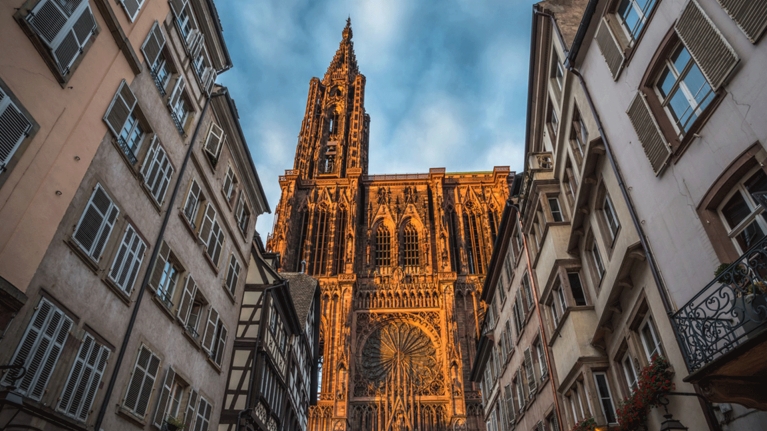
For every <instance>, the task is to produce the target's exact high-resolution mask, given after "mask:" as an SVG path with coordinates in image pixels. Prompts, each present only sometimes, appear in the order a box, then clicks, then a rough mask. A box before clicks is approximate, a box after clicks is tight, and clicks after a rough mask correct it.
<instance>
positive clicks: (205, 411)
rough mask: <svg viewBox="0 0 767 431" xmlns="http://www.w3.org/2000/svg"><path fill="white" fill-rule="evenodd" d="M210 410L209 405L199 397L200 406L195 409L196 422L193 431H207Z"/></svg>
mask: <svg viewBox="0 0 767 431" xmlns="http://www.w3.org/2000/svg"><path fill="white" fill-rule="evenodd" d="M210 410H211V408H210V403H209V402H208V401H207V400H206V399H205V398H203V397H200V406H199V407H198V408H197V421H196V422H195V424H194V431H208V425H209V424H210Z"/></svg>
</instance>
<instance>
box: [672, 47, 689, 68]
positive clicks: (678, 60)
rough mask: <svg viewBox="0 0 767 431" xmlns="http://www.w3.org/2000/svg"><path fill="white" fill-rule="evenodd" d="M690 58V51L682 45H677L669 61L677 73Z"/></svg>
mask: <svg viewBox="0 0 767 431" xmlns="http://www.w3.org/2000/svg"><path fill="white" fill-rule="evenodd" d="M690 60H692V57H690V52H689V51H687V48H685V47H684V45H679V48H678V49H677V51H676V52H675V53H674V55H672V56H671V62H672V63H674V67H675V68H676V71H677V73H680V72H682V70H684V68H685V66H687V63H689V62H690Z"/></svg>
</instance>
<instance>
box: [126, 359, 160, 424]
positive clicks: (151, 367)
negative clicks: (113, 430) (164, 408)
mask: <svg viewBox="0 0 767 431" xmlns="http://www.w3.org/2000/svg"><path fill="white" fill-rule="evenodd" d="M159 368H160V358H158V357H157V356H155V354H154V353H152V352H151V351H150V350H149V349H147V348H146V346H141V349H140V350H139V353H138V356H137V357H136V364H135V365H134V367H133V373H132V374H131V378H130V381H129V384H128V388H127V391H126V393H125V399H124V400H123V406H124V407H125V408H126V409H127V410H128V411H130V412H133V413H134V414H136V415H137V416H139V417H140V418H142V419H143V418H144V416H145V415H146V410H147V405H149V398H150V397H151V395H152V389H153V388H154V381H155V380H156V379H157V371H158V370H159Z"/></svg>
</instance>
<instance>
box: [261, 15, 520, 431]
mask: <svg viewBox="0 0 767 431" xmlns="http://www.w3.org/2000/svg"><path fill="white" fill-rule="evenodd" d="M364 91H365V77H364V76H363V75H362V74H360V73H359V70H358V67H357V61H356V57H355V55H354V49H353V44H352V30H351V25H350V23H348V22H347V26H346V28H345V29H344V31H343V40H342V41H341V44H340V47H339V49H338V51H337V52H336V55H335V56H334V58H333V61H332V62H331V64H330V67H329V68H328V71H327V72H326V73H325V76H324V77H323V79H322V80H320V79H318V78H313V79H312V80H311V82H310V84H309V97H308V101H307V105H306V115H305V117H304V120H303V123H302V125H301V132H300V134H299V140H298V145H297V148H296V157H295V162H294V166H293V169H290V170H288V171H286V172H285V175H284V176H281V177H280V186H281V188H282V196H281V198H280V203H279V205H278V207H277V211H276V214H275V216H276V223H275V229H274V232H273V233H272V235H270V237H269V239H268V242H267V247H268V248H269V249H270V250H271V251H274V252H279V253H280V255H281V256H282V268H283V269H284V270H286V271H304V272H306V273H308V274H310V275H312V276H313V277H315V278H317V279H318V280H319V282H320V286H321V289H322V318H321V328H320V334H321V347H320V349H321V355H322V378H321V383H320V385H319V388H318V390H319V401H318V403H317V405H316V406H312V407H311V411H310V422H309V429H310V430H312V431H341V430H354V431H416V430H417V431H443V430H444V431H447V430H477V431H483V430H484V429H485V425H484V423H483V421H482V417H481V411H482V410H481V406H480V404H481V396H480V393H479V390H478V389H479V388H478V386H477V385H474V384H473V383H472V382H470V380H469V372H470V370H471V365H472V362H473V360H474V356H475V354H476V345H475V343H476V339H477V336H478V334H479V331H480V324H481V322H482V316H483V315H484V310H483V308H482V307H483V306H482V305H481V304H480V302H479V293H480V289H481V286H482V282H483V281H484V272H485V270H486V268H487V263H488V260H489V259H490V255H491V252H492V244H493V242H494V241H495V236H496V234H497V231H498V221H499V220H500V215H501V211H502V210H503V208H504V205H505V202H506V199H507V196H508V191H509V184H510V182H511V181H512V180H513V178H512V175H511V173H510V172H509V169H508V167H496V168H494V169H493V171H488V172H469V173H446V172H445V170H444V169H442V168H436V169H430V170H429V172H428V173H423V174H406V175H402V174H398V175H369V174H368V172H367V166H368V148H369V146H368V131H369V124H370V117H369V116H368V115H367V113H366V112H365V108H364ZM417 144H418V143H417V142H414V143H413V145H417Z"/></svg>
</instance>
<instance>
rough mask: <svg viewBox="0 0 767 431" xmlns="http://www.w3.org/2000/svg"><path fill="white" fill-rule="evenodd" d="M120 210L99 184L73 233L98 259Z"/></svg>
mask: <svg viewBox="0 0 767 431" xmlns="http://www.w3.org/2000/svg"><path fill="white" fill-rule="evenodd" d="M119 213H120V210H119V209H118V208H117V206H115V204H114V202H112V199H110V198H109V195H107V194H106V192H105V191H104V189H103V188H102V187H101V184H97V185H96V188H95V190H94V191H93V194H92V195H91V198H90V200H89V201H88V205H87V206H86V207H85V211H83V215H82V216H81V217H80V221H79V222H78V223H77V228H76V229H75V233H74V235H73V237H74V239H75V240H76V241H77V242H78V244H80V246H81V247H82V249H83V250H84V251H85V252H86V253H88V255H89V256H91V257H93V258H94V259H96V260H98V258H99V257H100V256H101V251H102V250H103V248H104V244H106V241H107V239H108V238H109V234H110V233H111V232H112V227H113V226H114V223H115V220H116V219H117V215H118V214H119Z"/></svg>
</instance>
